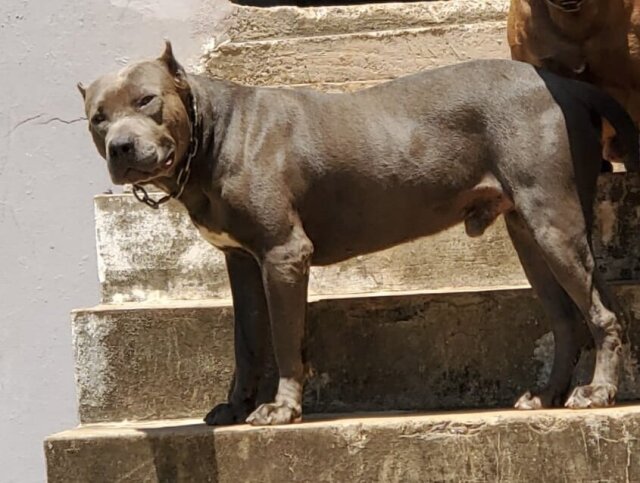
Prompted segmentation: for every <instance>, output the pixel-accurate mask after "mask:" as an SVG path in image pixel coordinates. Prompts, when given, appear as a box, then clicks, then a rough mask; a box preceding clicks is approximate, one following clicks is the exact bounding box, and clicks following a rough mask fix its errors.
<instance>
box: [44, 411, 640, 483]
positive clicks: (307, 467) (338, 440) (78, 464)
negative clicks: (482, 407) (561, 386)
mask: <svg viewBox="0 0 640 483" xmlns="http://www.w3.org/2000/svg"><path fill="white" fill-rule="evenodd" d="M639 432H640V409H639V408H638V406H629V407H619V408H611V409H602V410H584V411H568V410H555V411H534V412H526V413H523V412H517V411H502V412H495V411H489V412H473V413H470V412H467V413H440V414H431V415H394V416H389V415H375V414H373V415H371V414H360V415H353V416H350V417H348V418H345V419H332V420H320V421H315V422H304V423H301V424H296V425H288V426H280V427H262V428H252V427H249V426H237V427H231V428H218V429H213V428H208V427H206V426H204V425H202V424H197V422H196V421H193V420H187V421H160V422H157V423H154V424H148V425H122V426H112V425H105V426H94V427H82V428H78V429H75V430H71V431H67V432H64V433H59V434H56V435H53V436H51V437H49V438H48V439H47V440H46V441H45V444H44V446H45V452H46V457H47V465H48V477H49V482H50V483H58V482H60V483H62V482H64V483H74V482H86V481H124V480H127V481H168V480H171V481H202V482H218V483H225V482H236V481H247V482H254V481H255V482H281V481H291V482H296V481H385V482H401V481H403V482H404V481H514V482H518V481H627V482H630V481H637V480H638V479H639V478H640V458H638V456H637V455H638V454H639V452H638V449H640V442H639V440H638V437H637V435H638V434H639ZM104 454H109V455H110V458H109V459H108V460H106V459H105V458H104V457H103V455H104ZM327 462H330V464H327Z"/></svg>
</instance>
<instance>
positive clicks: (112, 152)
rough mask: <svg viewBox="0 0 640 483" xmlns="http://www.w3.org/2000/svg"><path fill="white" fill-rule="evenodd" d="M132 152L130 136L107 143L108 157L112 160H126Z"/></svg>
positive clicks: (132, 142)
mask: <svg viewBox="0 0 640 483" xmlns="http://www.w3.org/2000/svg"><path fill="white" fill-rule="evenodd" d="M134 150H135V145H134V141H133V138H132V137H130V136H123V137H118V138H115V139H112V140H111V142H110V143H109V157H110V158H112V159H118V158H128V157H130V156H132V155H133V153H134Z"/></svg>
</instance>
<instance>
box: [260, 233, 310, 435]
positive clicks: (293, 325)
mask: <svg viewBox="0 0 640 483" xmlns="http://www.w3.org/2000/svg"><path fill="white" fill-rule="evenodd" d="M312 253H313V246H312V244H311V242H310V241H309V239H308V238H307V236H306V234H305V233H304V230H303V228H302V226H301V224H300V223H299V222H298V223H296V224H295V225H294V227H293V228H292V230H291V233H290V234H289V236H288V238H287V240H286V241H285V242H284V243H283V244H280V245H277V246H275V247H273V248H272V249H270V250H269V251H268V252H267V253H266V254H265V255H264V257H263V259H262V260H261V265H262V276H263V281H264V286H265V291H266V295H267V303H268V306H269V316H270V318H271V337H272V341H273V349H274V352H275V356H276V362H277V364H278V372H279V376H280V380H279V383H278V393H277V394H276V398H275V401H274V402H272V403H267V404H262V405H261V406H260V407H258V409H256V410H255V411H254V412H253V413H252V414H251V415H250V416H249V417H248V418H247V422H248V423H251V424H254V425H268V424H286V423H292V422H298V421H300V419H301V417H302V384H303V364H302V339H303V336H304V323H305V315H306V306H307V286H308V281H309V268H310V265H311V254H312Z"/></svg>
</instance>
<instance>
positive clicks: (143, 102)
mask: <svg viewBox="0 0 640 483" xmlns="http://www.w3.org/2000/svg"><path fill="white" fill-rule="evenodd" d="M155 98H156V96H154V95H148V96H144V97H143V98H142V99H140V100H139V101H138V107H144V106H146V105H147V104H149V103H150V102H151V101H153V100H154V99H155Z"/></svg>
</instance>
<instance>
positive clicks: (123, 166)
mask: <svg viewBox="0 0 640 483" xmlns="http://www.w3.org/2000/svg"><path fill="white" fill-rule="evenodd" d="M78 89H79V90H80V93H81V94H82V97H83V99H84V102H85V112H86V115H87V119H88V120H89V131H90V132H91V135H92V136H93V141H94V143H95V145H96V148H97V149H98V152H99V153H100V155H101V156H102V157H103V158H105V159H106V160H107V164H108V166H109V173H110V174H111V179H112V180H113V182H114V183H116V184H124V183H145V182H150V181H153V180H155V179H158V178H162V177H167V176H172V175H173V173H174V171H175V170H176V165H178V164H180V162H181V160H182V159H183V158H184V157H185V155H186V153H187V151H188V149H189V141H190V132H191V123H190V120H189V107H188V106H189V98H190V88H189V84H188V82H187V77H186V73H185V71H184V69H183V68H182V67H181V66H180V64H179V63H178V62H177V61H176V59H175V57H174V55H173V51H172V48H171V44H170V43H169V42H167V43H166V47H165V51H164V53H163V54H162V56H160V57H159V58H158V59H155V60H151V61H143V62H138V63H135V64H133V65H130V66H128V67H125V68H124V69H122V70H120V71H119V72H117V73H111V74H106V75H104V76H102V77H100V78H99V79H97V80H96V81H94V82H93V83H91V85H89V87H87V88H85V87H83V86H82V84H78Z"/></svg>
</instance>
